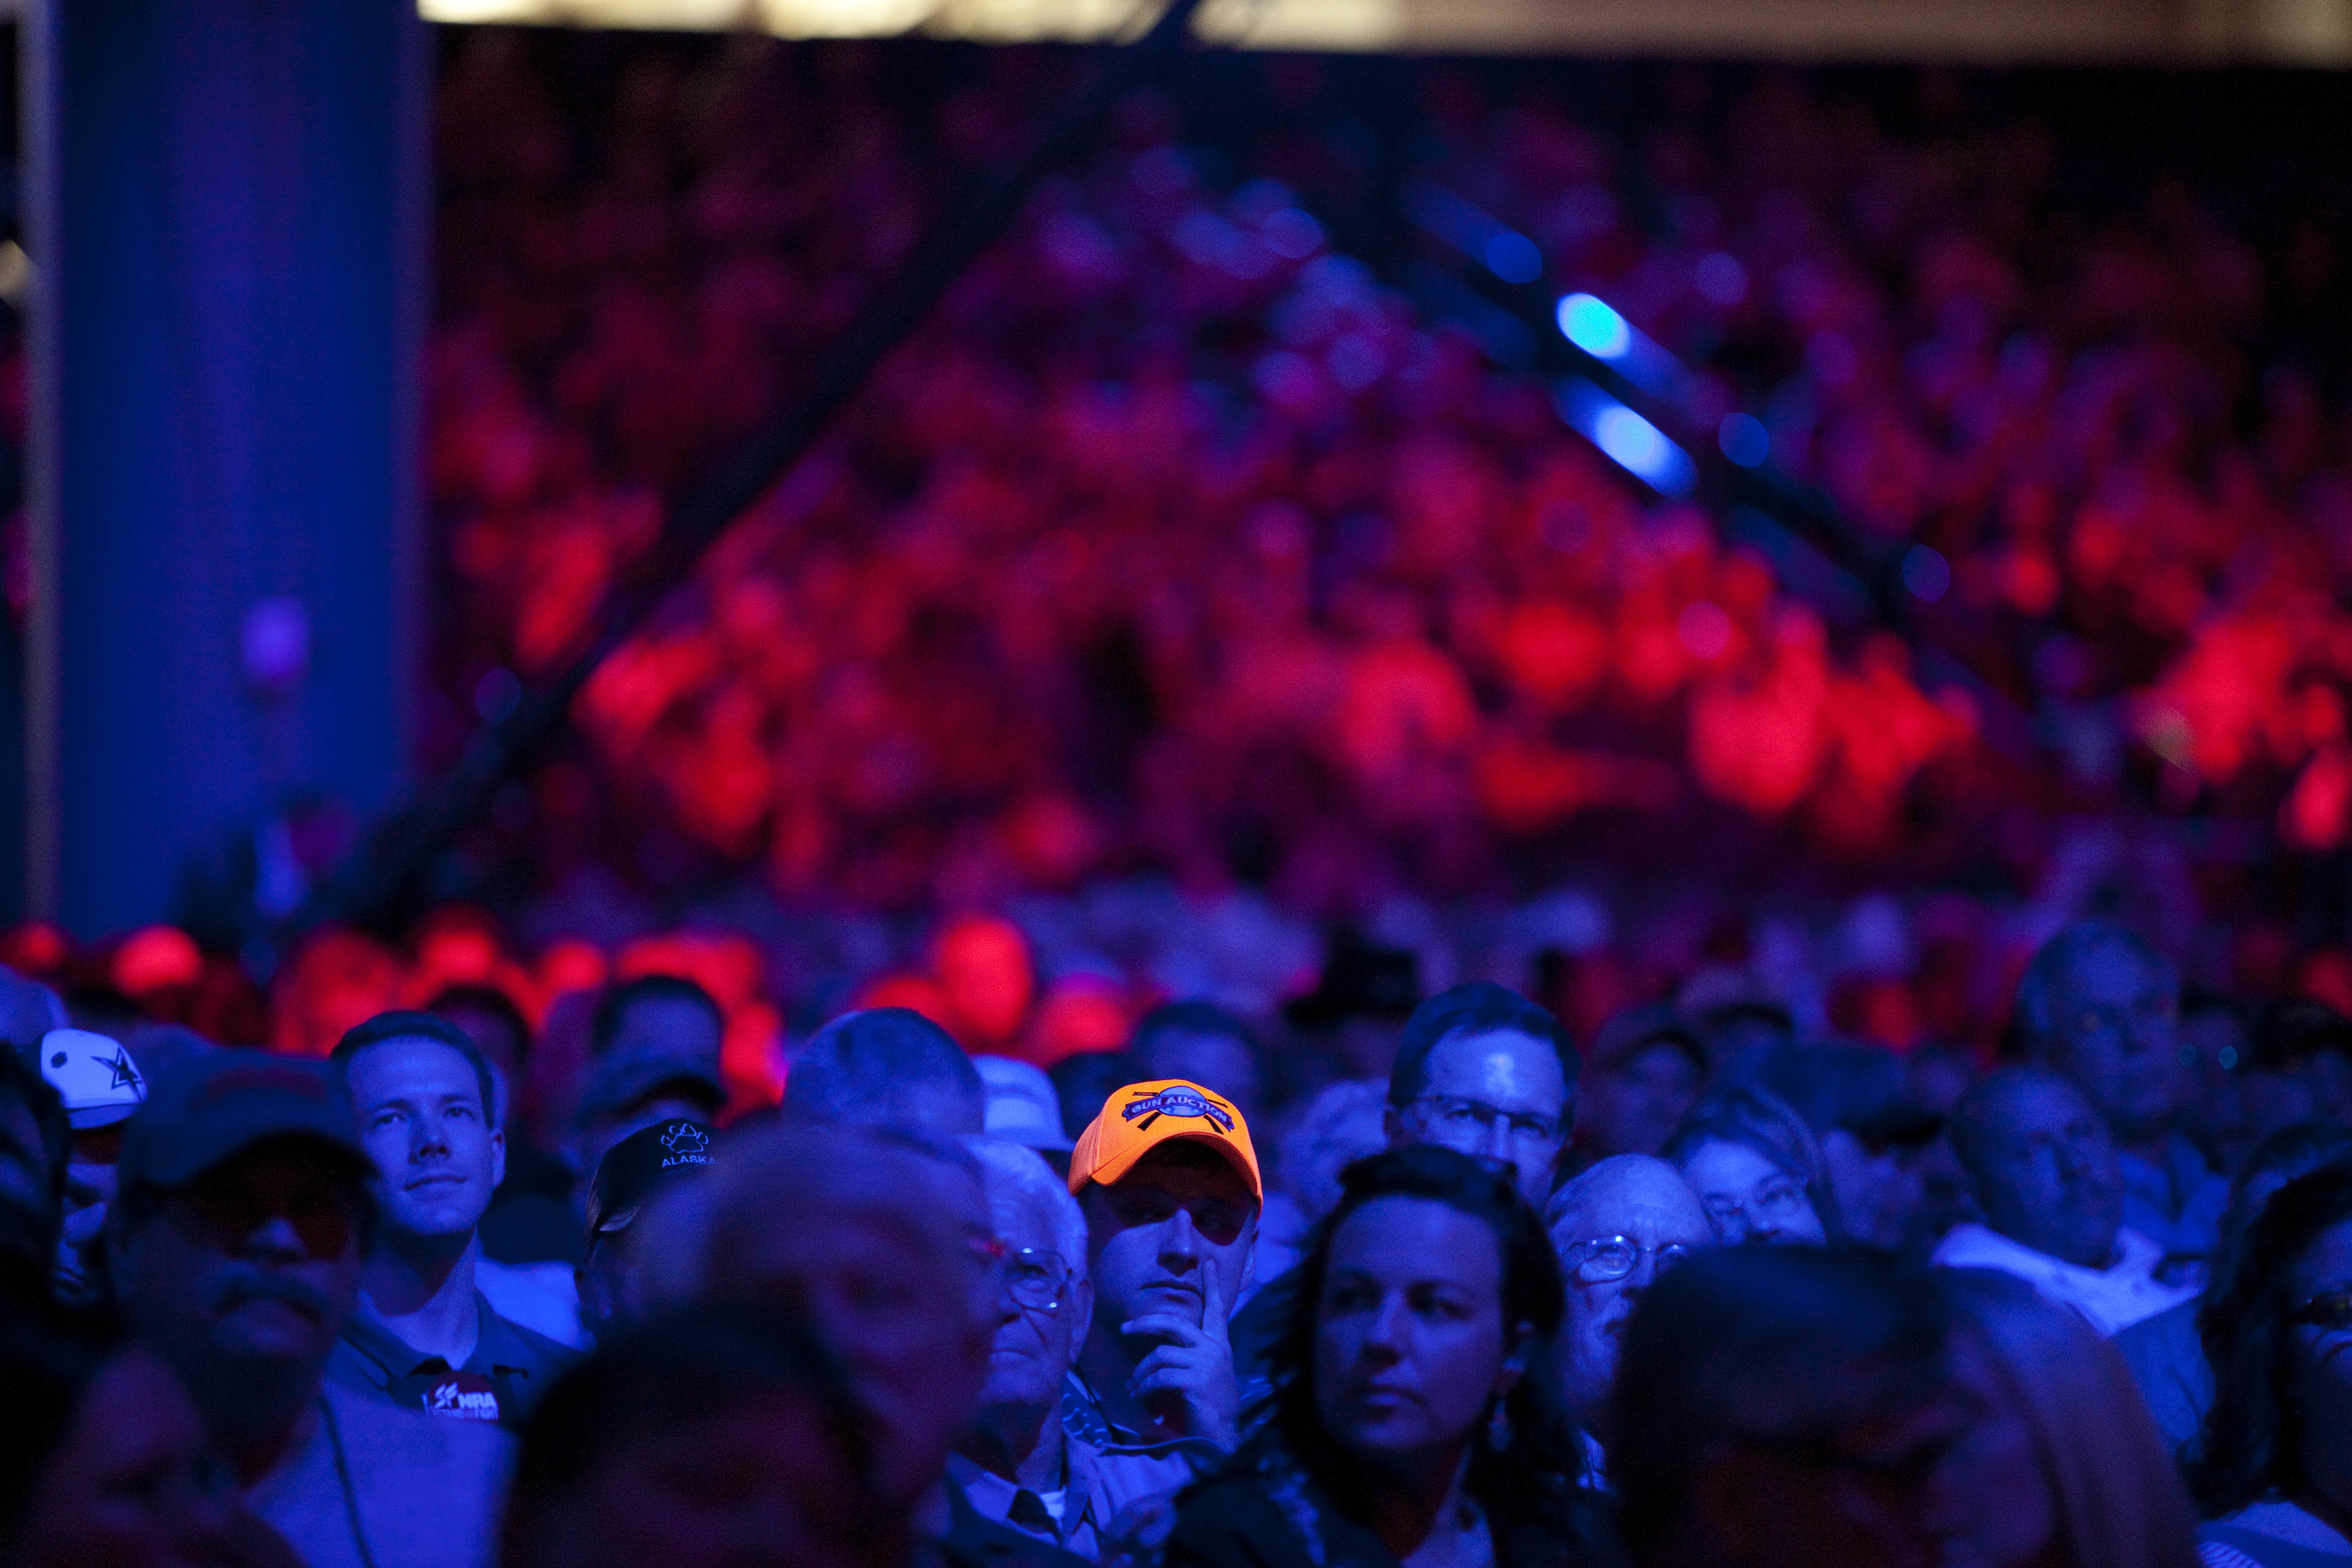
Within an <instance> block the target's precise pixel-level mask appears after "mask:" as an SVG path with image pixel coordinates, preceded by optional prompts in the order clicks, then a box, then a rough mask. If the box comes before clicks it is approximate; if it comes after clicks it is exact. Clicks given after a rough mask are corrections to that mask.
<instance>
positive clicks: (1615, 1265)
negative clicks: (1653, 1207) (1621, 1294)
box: [1560, 1236, 1698, 1285]
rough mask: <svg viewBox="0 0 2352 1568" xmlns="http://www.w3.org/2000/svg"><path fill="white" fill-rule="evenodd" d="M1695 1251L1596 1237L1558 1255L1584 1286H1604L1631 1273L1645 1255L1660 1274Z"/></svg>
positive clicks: (1682, 1246)
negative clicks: (1647, 1245) (1646, 1245)
mask: <svg viewBox="0 0 2352 1568" xmlns="http://www.w3.org/2000/svg"><path fill="white" fill-rule="evenodd" d="M1697 1250H1698V1249H1697V1248H1696V1247H1693V1246H1689V1245H1686V1244H1684V1243H1680V1242H1669V1243H1666V1244H1665V1245H1664V1246H1654V1247H1645V1246H1644V1245H1643V1244H1642V1243H1639V1242H1637V1241H1635V1240H1634V1239H1633V1238H1632V1237H1630V1236H1595V1237H1593V1238H1592V1239H1591V1240H1589V1241H1582V1242H1576V1243H1570V1244H1569V1245H1568V1246H1567V1247H1566V1248H1565V1249H1564V1250H1563V1251H1562V1252H1561V1254H1560V1266H1561V1267H1562V1268H1564V1269H1565V1270H1566V1271H1567V1272H1568V1273H1569V1274H1571V1275H1575V1276H1576V1278H1577V1279H1578V1280H1579V1281H1580V1282H1581V1283H1583V1284H1586V1285H1606V1284H1609V1283H1610V1282H1611V1281H1613V1280H1618V1279H1623V1278H1624V1277H1625V1276H1626V1275H1629V1274H1631V1273H1632V1272H1633V1271H1634V1269H1635V1268H1636V1267H1637V1266H1638V1265H1639V1264H1640V1263H1641V1261H1642V1259H1643V1257H1644V1256H1645V1255H1646V1256H1647V1257H1648V1258H1649V1259H1651V1264H1650V1266H1651V1267H1652V1268H1653V1269H1655V1270H1657V1271H1658V1272H1660V1273H1663V1272H1664V1271H1665V1269H1666V1268H1667V1266H1668V1265H1669V1264H1673V1263H1678V1262H1680V1261H1681V1260H1682V1259H1685V1258H1688V1257H1690V1256H1691V1254H1692V1253H1693V1252H1695V1251H1697Z"/></svg>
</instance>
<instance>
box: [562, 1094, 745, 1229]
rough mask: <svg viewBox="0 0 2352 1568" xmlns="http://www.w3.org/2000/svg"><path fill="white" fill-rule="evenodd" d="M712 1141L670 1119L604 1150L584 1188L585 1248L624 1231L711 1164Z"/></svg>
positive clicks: (692, 1124) (699, 1127)
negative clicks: (656, 1201) (647, 1207)
mask: <svg viewBox="0 0 2352 1568" xmlns="http://www.w3.org/2000/svg"><path fill="white" fill-rule="evenodd" d="M714 1136H715V1134H714V1133H712V1132H711V1131H710V1129H709V1128H708V1127H707V1126H705V1125H704V1124H703V1123H701V1122H699V1121H691V1120H689V1119H687V1118H686V1117H672V1118H671V1119H669V1120H667V1121H658V1122H655V1123H654V1124H653V1125H652V1126H651V1127H641V1128H639V1129H638V1130H637V1131H636V1132H631V1133H630V1134H629V1135H628V1137H626V1138H623V1139H622V1140H621V1141H620V1142H619V1143H616V1144H614V1145H613V1146H612V1148H608V1149H606V1150H605V1152H604V1158H603V1159H602V1160H600V1161H598V1162H597V1163H596V1180H595V1181H594V1182H593V1183H591V1184H590V1186H589V1188H588V1244H589V1245H590V1246H594V1245H595V1244H596V1238H597V1237H598V1236H600V1235H603V1234H604V1233H606V1232H607V1231H612V1230H621V1229H626V1228H627V1227H628V1223H629V1222H630V1221H631V1220H633V1219H635V1218H636V1217H637V1215H638V1212H639V1211H641V1210H643V1209H644V1207H645V1205H646V1204H648V1203H650V1202H652V1201H653V1200H654V1198H655V1197H656V1196H659V1195H660V1193H661V1192H663V1191H664V1190H665V1189H667V1188H669V1187H671V1186H672V1185H674V1184H675V1183H676V1182H678V1181H680V1180H685V1179H686V1178H688V1177H691V1176H692V1175H694V1174H695V1173H696V1172H698V1171H700V1170H701V1169H703V1168H704V1167H705V1166H707V1165H709V1164H712V1160H711V1157H710V1145H711V1140H712V1138H713V1137H714Z"/></svg>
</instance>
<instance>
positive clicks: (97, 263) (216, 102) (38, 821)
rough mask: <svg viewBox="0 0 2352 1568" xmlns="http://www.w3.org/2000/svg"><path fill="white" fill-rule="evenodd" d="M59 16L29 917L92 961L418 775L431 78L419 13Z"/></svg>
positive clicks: (34, 97) (40, 389) (34, 63)
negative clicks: (244, 858) (416, 631)
mask: <svg viewBox="0 0 2352 1568" xmlns="http://www.w3.org/2000/svg"><path fill="white" fill-rule="evenodd" d="M34 11H35V14H34V15H33V16H32V17H31V18H30V19H29V24H28V28H27V34H26V40H25V41H26V44H27V61H26V65H27V74H26V79H27V83H28V86H29V87H30V89H31V90H30V95H29V102H28V105H27V109H28V112H27V122H28V129H29V132H30V135H29V141H30V143H31V147H30V152H31V164H32V171H33V177H32V182H33V189H32V191H31V193H30V196H31V205H32V208H33V217H34V230H33V235H32V245H31V249H32V252H33V257H34V263H35V266H36V268H37V269H38V277H39V287H40V298H39V302H38V309H37V311H36V328H35V332H36V336H35V341H34V360H33V375H34V398H35V415H34V418H35V434H34V452H33V463H34V472H33V498H32V499H33V509H34V512H33V528H34V550H35V560H34V570H35V577H36V584H35V610H34V615H35V632H34V638H33V648H32V655H31V657H32V672H31V702H32V709H33V711H32V717H31V722H30V733H31V744H30V748H29V752H30V758H29V769H28V771H29V773H30V779H29V788H30V793H31V795H32V805H31V810H30V813H29V817H30V821H29V824H28V836H29V845H28V848H29V859H30V862H31V872H30V882H31V886H30V899H29V902H30V905H31V907H32V909H33V910H34V911H35V912H37V913H46V914H50V915H53V916H56V917H57V918H61V919H62V920H64V921H65V922H66V923H67V924H68V925H69V926H70V927H72V928H73V929H75V930H76V931H78V932H81V933H83V934H86V935H93V934H98V933H102V932H104V931H108V930H114V929H119V928H121V927H126V926H131V925H135V924H137V923H140V922H144V921H149V920H153V919H159V918H164V917H166V916H168V915H170V914H172V913H174V912H176V910H177V905H178V901H179V898H180V894H181V888H182V881H183V875H184V871H185V868H186V866H187V864H188V863H189V861H190V857H191V856H192V855H196V854H199V853H212V852H215V851H217V850H219V849H220V848H221V847H223V846H225V845H227V844H229V843H230V842H231V841H233V840H235V839H237V838H239V837H241V836H242V837H248V838H249V837H250V835H251V834H252V832H253V830H254V828H255V827H256V826H257V825H258V824H259V823H261V822H262V821H263V820H265V819H266V818H267V817H269V816H271V815H272V814H273V813H274V812H276V811H277V810H278V809H279V808H280V807H281V806H282V805H283V803H284V802H286V801H287V800H291V799H294V798H296V797H299V796H302V795H305V794H310V793H313V792H317V793H325V794H331V795H334V796H339V797H342V798H343V799H346V800H350V801H352V802H353V803H354V804H355V805H358V806H361V807H365V806H367V805H371V804H373V803H375V802H377V801H379V800H382V798H383V797H384V796H385V794H386V793H387V792H388V791H389V789H390V788H391V786H392V785H393V784H394V783H395V781H396V780H397V778H398V776H399V773H400V770H401V767H402V763H403V745H402V732H403V725H402V714H403V710H404V708H405V697H404V685H405V673H406V671H407V668H408V660H407V659H406V658H405V656H404V654H403V652H402V650H403V647H404V644H405V641H406V639H405V631H404V618H405V605H406V604H407V603H408V602H409V600H410V598H411V597H412V595H411V592H410V586H411V585H410V578H411V575H412V574H411V569H410V551H409V539H410V535H411V532H412V529H411V523H412V519H413V514H414V510H415V500H414V498H415V490H416V486H415V476H414V470H415V467H416V465H415V457H414V447H415V431H416V419H415V402H416V375H415V370H414V351H415V345H416V342H417V338H418V331H417V328H418V313H419V310H420V309H421V306H422V290H421V257H422V254H423V252H422V244H421V242H422V238H423V230H422V222H421V218H422V214H421V198H422V180H421V163H422V155H423V147H424V94H425V91H426V88H425V83H426V80H427V77H426V73H425V64H426V62H425V59H424V47H423V44H424V40H423V35H422V29H421V26H420V24H418V22H417V20H416V17H415V11H414V7H413V4H412V3H405V0H202V3H201V4H194V5H192V4H188V3H186V0H105V3H104V4H103V5H89V4H81V3H78V0H45V3H44V4H42V5H40V6H37V7H36V8H34ZM306 623H307V637H306ZM306 642H307V646H306ZM231 858H233V857H231Z"/></svg>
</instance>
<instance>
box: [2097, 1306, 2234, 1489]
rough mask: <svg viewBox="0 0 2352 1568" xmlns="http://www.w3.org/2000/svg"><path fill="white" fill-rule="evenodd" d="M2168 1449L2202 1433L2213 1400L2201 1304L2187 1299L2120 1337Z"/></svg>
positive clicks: (2118, 1349)
mask: <svg viewBox="0 0 2352 1568" xmlns="http://www.w3.org/2000/svg"><path fill="white" fill-rule="evenodd" d="M2115 1349H2116V1353H2117V1354H2120V1355H2122V1357H2123V1365H2124V1366H2126V1367H2128V1368H2130V1369H2131V1373H2132V1381H2133V1382H2134V1383H2137V1384H2138V1385H2139V1397H2140V1398H2142V1399H2144V1400H2146V1401H2147V1402H2148V1414H2149V1415H2151V1416H2153V1417H2154V1418H2155V1420H2156V1430H2157V1431H2158V1432H2159V1433H2163V1434H2164V1443H2165V1448H2166V1449H2168V1450H2169V1451H2173V1452H2177V1451H2179V1449H2181V1448H2182V1447H2183V1446H2184V1445H2185V1444H2186V1443H2188V1441H2189V1440H2190V1439H2191V1438H2193V1437H2195V1436H2196V1435H2197V1432H2198V1428H2199V1427H2201V1426H2202V1425H2203V1424H2204V1419H2205V1411H2206V1410H2207V1409H2208V1408H2209V1407H2210V1406H2211V1405H2212V1404H2213V1367H2212V1366H2211V1364H2209V1363H2208V1362H2207V1361H2206V1360H2205V1346H2204V1343H2203V1341H2202V1340H2201V1339H2199V1338H2197V1303H2196V1302H2195V1301H2193V1300H2191V1301H2185V1302H2183V1303H2181V1305H2180V1306H2178V1307H2167V1308H2165V1309H2164V1310H2163V1311H2161V1312H2159V1313H2157V1314H2156V1315H2155V1316H2154V1317H2153V1318H2143V1319H2141V1320H2140V1321H2139V1322H2137V1323H2134V1324H2132V1326H2131V1327H2129V1328H2127V1329H2125V1330H2124V1331H2123V1332H2122V1333H2121V1334H2119V1335H2117V1336H2116V1337H2115Z"/></svg>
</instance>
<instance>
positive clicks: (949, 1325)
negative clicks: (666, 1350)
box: [680, 1126, 1076, 1568]
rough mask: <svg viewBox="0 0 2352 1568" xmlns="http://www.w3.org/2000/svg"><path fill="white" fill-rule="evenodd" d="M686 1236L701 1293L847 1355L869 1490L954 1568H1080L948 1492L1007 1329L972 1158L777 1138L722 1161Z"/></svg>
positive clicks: (792, 1131) (757, 1138)
mask: <svg viewBox="0 0 2352 1568" xmlns="http://www.w3.org/2000/svg"><path fill="white" fill-rule="evenodd" d="M691 1214H692V1224H691V1227H689V1229H688V1230H687V1232H686V1233H685V1234H684V1235H683V1236H682V1237H681V1238H680V1241H681V1242H682V1243H683V1244H686V1245H689V1246H691V1248H692V1249H693V1251H694V1253H695V1257H694V1259H692V1261H691V1266H690V1267H689V1269H688V1270H687V1271H686V1276H687V1280H688V1283H689V1288H690V1290H691V1294H692V1295H694V1296H695V1297H697V1298H699V1299H701V1300H703V1301H707V1302H712V1303H723V1304H746V1305H753V1306H772V1307H781V1308H783V1309H785V1310H787V1311H789V1312H791V1313H793V1314H795V1315H797V1316H799V1317H801V1318H802V1319H803V1320H804V1321H805V1322H807V1323H809V1324H810V1325H811V1326H812V1327H813V1328H814V1329H815V1330H816V1331H817V1334H818V1338H820V1339H822V1340H823V1341H824V1343H825V1344H826V1345H827V1346H828V1347H829V1348H830V1349H831V1350H832V1351H833V1353H834V1354H835V1355H836V1356H838V1357H839V1358H840V1361H841V1364H842V1367H843V1369H844V1370H846V1371H847V1372H848V1374H849V1376H850V1385H851V1387H852V1390H853V1391H854V1393H855V1394H856V1397H857V1400H858V1402H859V1404H860V1406H861V1408H862V1409H863V1411H864V1412H865V1416H866V1425H867V1431H868V1433H869V1435H870V1437H871V1440H872V1443H873V1464H874V1472H875V1474H874V1481H875V1484H876V1486H877V1487H878V1488H879V1489H880V1490H881V1491H882V1494H883V1496H884V1497H886V1498H887V1499H888V1500H889V1501H890V1502H892V1503H893V1504H895V1505H897V1506H898V1507H900V1508H902V1509H903V1510H905V1512H906V1513H907V1516H908V1517H909V1518H910V1519H912V1520H913V1521H914V1524H915V1527H916V1528H917V1531H918V1532H919V1533H920V1534H922V1535H923V1536H926V1537H928V1538H930V1541H931V1542H932V1543H933V1544H934V1545H935V1546H936V1548H937V1550H938V1551H939V1553H940V1554H941V1555H942V1556H943V1557H944V1558H945V1560H946V1562H947V1563H948V1564H950V1565H951V1568H981V1565H983V1564H989V1563H995V1564H1000V1565H1001V1564H1004V1563H1007V1562H1010V1563H1014V1564H1022V1565H1030V1568H1056V1565H1059V1568H1069V1565H1070V1564H1073V1563H1074V1562H1075V1561H1076V1560H1075V1559H1073V1558H1072V1557H1071V1556H1070V1555H1069V1554H1067V1553H1065V1552H1061V1551H1058V1550H1057V1549H1055V1548H1054V1547H1051V1546H1048V1545H1046V1544H1043V1543H1041V1542H1040V1541H1037V1540H1035V1539H1033V1538H1031V1537H1029V1536H1026V1535H1024V1534H1022V1533H1021V1532H1020V1531H1018V1530H1014V1529H1010V1528H1007V1527H1006V1526H1003V1525H999V1524H995V1523H993V1522H992V1521H990V1520H986V1519H983V1518H981V1517H980V1516H979V1515H978V1514H977V1513H975V1512H974V1510H973V1508H972V1506H971V1504H970V1503H969V1501H967V1500H966V1499H965V1497H964V1496H963V1494H962V1492H961V1490H960V1489H958V1488H956V1487H955V1486H953V1485H952V1484H950V1483H949V1482H948V1481H946V1466H947V1454H948V1451H949V1450H950V1449H952V1448H953V1447H954V1446H955V1444H956V1441H957V1440H958V1439H959V1438H960V1437H961V1436H962V1435H963V1434H964V1433H966V1431H967V1430H968V1429H969V1428H970V1427H971V1425H972V1422H973V1419H974V1418H975V1416H976V1414H977V1410H978V1408H979V1401H980V1390H981V1386H982V1385H983V1383H984V1382H985V1381H986V1379H987V1376H988V1371H989V1347H990V1345H991V1342H992V1341H993V1339H994V1338H995V1335H996V1329H997V1326H998V1323H999V1322H1000V1321H1001V1320H1000V1314H999V1307H998V1293H997V1292H998V1289H999V1286H1000V1283H1001V1282H1000V1279H999V1275H998V1270H997V1268H996V1266H995V1263H994V1261H993V1259H994V1255H995V1252H996V1239H995V1226H994V1224H993V1221H992V1219H991V1217H990V1212H989V1203H988V1198H987V1196H986V1192H985V1189H984V1188H983V1186H982V1181H981V1176H980V1167H979V1164H978V1162H977V1161H976V1160H975V1159H974V1158H973V1157H972V1155H971V1154H970V1153H968V1152H967V1151H966V1150H964V1149H963V1148H961V1147H960V1146H958V1145H956V1144H953V1143H948V1142H930V1141H927V1140H923V1139H921V1138H919V1137H917V1136H915V1135H913V1134H906V1133H898V1132H882V1133H869V1132H855V1131H850V1130H846V1129H818V1128H809V1127H792V1126H785V1127H776V1128H771V1129H767V1130H764V1131H762V1132H756V1133H753V1134H750V1135H748V1136H746V1137H745V1138H743V1139H742V1140H741V1141H740V1142H739V1143H738V1144H736V1145H734V1146H732V1147H730V1148H725V1149H723V1150H722V1151H721V1154H720V1157H719V1163H718V1164H717V1166H716V1167H715V1168H714V1170H713V1171H712V1173H711V1175H710V1177H709V1179H708V1180H707V1181H705V1182H704V1183H703V1184H702V1186H701V1190H700V1192H699V1193H698V1195H697V1196H696V1200H695V1203H694V1206H693V1209H692V1210H691Z"/></svg>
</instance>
